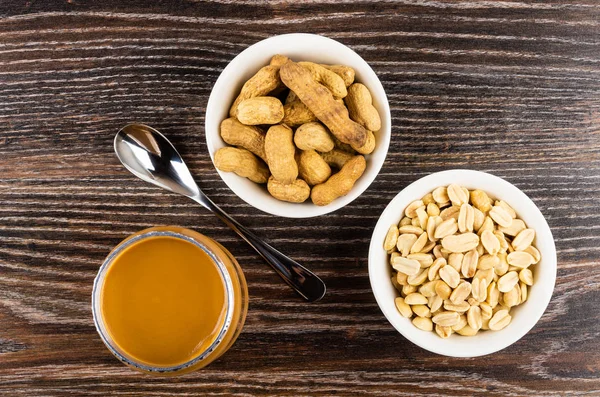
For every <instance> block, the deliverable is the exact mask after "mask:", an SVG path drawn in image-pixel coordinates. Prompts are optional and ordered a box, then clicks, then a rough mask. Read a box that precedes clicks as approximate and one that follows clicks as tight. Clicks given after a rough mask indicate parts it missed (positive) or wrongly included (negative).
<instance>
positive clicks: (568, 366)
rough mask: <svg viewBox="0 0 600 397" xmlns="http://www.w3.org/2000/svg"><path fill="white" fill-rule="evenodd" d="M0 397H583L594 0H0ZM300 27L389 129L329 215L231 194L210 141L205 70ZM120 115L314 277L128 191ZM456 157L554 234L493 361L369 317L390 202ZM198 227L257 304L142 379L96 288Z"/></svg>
mask: <svg viewBox="0 0 600 397" xmlns="http://www.w3.org/2000/svg"><path fill="white" fill-rule="evenodd" d="M0 15H2V19H0V54H1V56H0V102H1V103H2V104H1V106H0V395H3V396H59V395H87V396H94V395H98V396H106V395H136V396H163V395H164V396H184V395H186V396H187V395H202V396H229V395H233V396H250V395H259V394H265V395H289V396H303V395H314V396H323V395H334V394H335V395H344V396H359V395H373V396H434V395H469V396H471V395H481V396H483V395H485V396H506V395H509V396H523V395H532V396H565V395H600V380H599V379H598V376H599V374H600V349H599V348H600V342H599V337H600V308H599V306H600V261H599V259H598V254H599V253H600V248H599V247H600V237H599V231H600V228H599V226H598V225H599V223H600V222H599V221H600V215H599V208H600V194H599V193H600V184H599V183H600V113H599V111H600V3H598V2H597V1H595V0H576V1H574V2H572V1H548V2H540V1H532V2H529V1H502V2H493V1H464V2H449V1H443V0H437V1H433V0H432V1H400V2H366V1H363V2H356V3H355V2H350V1H344V2H342V1H340V2H337V1H323V2H318V1H317V2H314V3H303V2H301V1H290V2H288V1H270V2H260V3H255V2H253V1H245V2H239V3H235V2H230V1H215V2H202V1H175V0H165V1H154V2H152V1H145V0H136V1H122V0H119V1H116V0H108V1H103V2H95V1H90V2H86V1H81V0H69V1H50V0H47V1H41V0H37V1H35V0H30V1H22V0H1V1H0ZM290 32H312V33H319V34H324V35H327V36H329V37H331V38H334V39H336V40H339V41H341V42H342V43H344V44H346V45H348V46H350V47H351V48H352V49H354V50H355V51H357V52H358V53H359V54H360V55H361V56H362V57H364V59H365V60H366V61H367V62H369V63H370V64H371V65H372V67H373V68H374V70H375V71H376V73H377V74H378V76H379V77H380V79H381V81H382V83H383V85H384V87H385V89H386V91H387V93H388V96H389V101H390V106H391V110H392V118H393V121H392V122H393V136H392V142H391V147H390V151H389V154H388V157H387V161H386V163H385V165H384V167H383V169H382V170H381V173H380V175H379V176H378V178H377V179H376V180H375V182H374V183H373V184H372V185H371V187H370V188H369V189H368V190H367V191H366V192H365V193H364V194H363V195H362V196H361V197H360V198H358V199H357V200H356V201H354V202H353V203H352V204H350V205H348V206H347V207H345V208H343V209H341V210H339V211H337V212H335V213H333V214H330V215H327V216H323V217H319V218H315V219H306V220H293V219H284V218H278V217H274V216H270V215H267V214H264V213H262V212H259V211H258V210H256V209H254V208H251V207H249V206H248V205H246V204H245V203H244V202H242V200H240V199H239V198H238V197H236V196H234V195H233V194H232V192H231V191H230V190H229V189H228V188H227V187H226V185H225V184H224V183H223V182H222V181H221V180H220V178H219V177H218V175H217V174H216V172H215V170H214V168H213V165H212V162H211V160H210V157H209V155H208V153H207V150H206V145H205V141H204V135H203V134H204V111H205V107H206V102H207V99H208V96H209V93H210V90H211V87H212V86H213V84H214V82H215V81H216V79H217V77H218V75H219V73H220V72H221V70H222V69H223V68H224V67H225V66H226V65H227V63H228V62H229V61H230V60H231V59H232V58H233V57H234V56H235V55H236V54H238V53H239V52H240V51H242V50H243V49H244V48H246V47H247V46H249V45H251V44H253V43H255V42H257V41H259V40H261V39H263V38H266V37H269V36H272V35H275V34H281V33H290ZM131 120H138V121H143V122H146V123H148V124H150V125H153V126H155V127H157V128H158V129H160V130H161V131H163V132H164V133H165V134H166V135H167V136H168V137H169V138H170V139H172V141H173V142H174V143H175V144H176V145H177V147H178V148H180V149H181V152H182V154H183V156H184V157H185V160H186V162H187V164H188V165H189V166H190V168H191V169H192V171H193V173H194V174H195V175H197V176H198V179H199V184H200V186H201V188H202V189H204V190H205V191H206V192H207V194H208V195H209V196H210V197H212V198H213V199H214V200H215V201H216V202H217V203H218V204H219V205H221V206H222V207H223V208H224V209H225V210H226V211H229V212H230V213H231V215H233V216H234V217H235V218H236V219H238V220H240V221H241V222H242V223H244V224H245V225H247V226H249V227H251V228H252V229H254V230H256V231H257V232H258V233H259V234H260V235H262V236H264V237H265V238H267V239H268V240H270V241H271V242H272V243H273V244H274V245H275V246H276V247H278V248H280V249H281V250H282V251H283V252H286V253H287V254H289V255H290V256H292V257H294V258H296V259H297V260H299V261H300V262H302V263H304V264H305V265H307V266H308V267H310V268H311V269H313V270H314V271H315V272H317V273H318V274H320V275H321V276H322V277H323V278H324V279H325V281H326V282H327V284H328V286H329V292H328V294H327V296H326V298H325V299H324V300H323V301H322V302H320V303H317V304H306V303H304V302H302V301H301V300H300V299H299V298H297V297H296V295H294V293H293V292H292V291H291V290H290V289H289V288H288V287H286V286H285V285H284V284H282V283H281V282H280V280H279V278H278V277H277V276H276V275H275V274H274V273H273V272H272V271H271V270H270V269H269V268H268V267H267V266H265V264H264V263H263V262H262V261H261V259H260V258H259V257H258V256H257V255H256V254H255V253H254V252H253V251H252V250H251V249H250V248H249V247H247V246H246V245H245V244H244V243H243V242H242V241H241V240H240V239H239V238H238V237H236V236H235V235H234V233H233V232H231V231H230V230H228V229H227V228H226V227H224V226H223V225H222V224H221V223H220V222H219V221H218V219H216V218H215V217H214V216H212V215H210V214H209V213H208V212H207V211H205V210H203V209H201V208H199V207H197V206H195V205H193V204H192V203H191V202H190V201H188V200H186V199H185V198H183V197H177V196H175V195H172V194H167V193H165V192H163V191H161V190H159V189H157V188H154V187H152V186H150V185H147V184H144V183H143V182H141V181H139V180H137V179H135V178H134V177H133V176H132V175H130V174H129V173H128V172H127V171H125V170H124V169H123V168H122V167H121V165H120V164H119V163H118V161H117V159H116V158H115V156H114V155H113V152H112V139H113V136H114V134H115V133H116V131H117V130H118V129H119V127H121V126H122V125H124V124H125V123H126V122H128V121H131ZM451 168H472V169H477V170H484V171H488V172H491V173H493V174H495V175H498V176H500V177H503V178H505V179H507V180H508V181H510V182H512V183H514V184H515V185H517V186H518V187H520V188H521V189H522V190H523V191H525V192H526V193H527V194H528V195H529V196H530V197H531V198H532V199H533V201H534V202H535V203H536V204H537V205H538V206H539V207H540V209H541V210H542V212H543V213H544V214H545V216H546V217H547V220H548V222H549V224H550V226H551V228H552V232H553V234H554V237H555V240H556V246H557V250H558V262H559V267H558V278H557V285H556V289H555V292H554V296H553V299H552V301H551V303H550V306H549V307H548V310H547V311H546V313H545V315H544V316H543V318H542V319H541V321H540V322H539V323H538V324H537V326H536V327H535V328H534V329H533V330H532V331H531V332H530V333H529V334H527V335H526V336H525V337H524V338H523V339H521V340H520V341H519V342H517V343H515V344H514V345H513V346H511V347H509V348H507V349H505V350H503V351H502V352H499V353H496V354H493V355H491V356H488V357H483V358H474V359H452V358H446V357H442V356H437V355H435V354H432V353H429V352H427V351H424V350H422V349H420V348H418V347H416V346H414V345H413V344H411V343H410V342H408V341H407V340H405V339H404V338H403V337H402V336H400V335H399V334H398V333H397V332H396V331H395V330H394V329H393V328H392V327H391V325H390V324H389V323H388V322H387V321H386V319H385V318H384V316H383V314H382V313H381V312H380V310H379V308H378V307H377V304H376V303H375V299H374V297H373V295H372V293H371V290H370V286H369V281H368V277H367V249H368V244H369V239H370V236H371V232H372V229H373V227H374V225H375V223H376V221H377V219H378V216H379V214H380V213H381V211H382V210H383V208H384V207H385V205H386V204H387V203H388V202H389V200H390V199H391V198H392V197H393V196H394V195H395V194H396V193H397V192H399V191H400V190H401V189H402V188H404V187H405V186H406V185H407V184H409V183H410V182H412V181H414V180H416V179H418V178H420V177H422V176H424V175H426V174H428V173H431V172H434V171H439V170H445V169H451ZM161 224H175V225H181V226H185V227H189V228H192V229H195V230H198V231H200V232H202V233H206V234H207V235H209V236H212V237H213V238H215V239H217V240H218V241H220V242H221V243H223V244H224V245H225V246H226V247H227V248H229V250H231V252H233V253H234V254H235V255H236V256H237V257H238V259H239V260H240V262H241V263H242V266H243V268H244V271H245V273H246V277H247V279H248V284H249V291H250V311H249V315H248V320H247V323H246V327H245V328H244V331H243V333H242V334H241V336H240V338H239V340H238V341H237V343H236V344H235V346H234V347H233V348H232V349H231V350H230V351H229V352H228V353H227V354H226V355H225V356H223V357H222V358H220V359H219V360H218V361H217V362H215V363H213V364H212V365H210V366H209V367H208V368H206V369H204V370H201V371H198V372H195V373H193V374H189V375H186V376H183V377H178V378H166V379H165V378H155V377H149V376H145V375H142V374H139V373H137V372H134V371H132V370H130V369H128V368H126V367H125V366H123V365H122V364H120V363H119V362H118V361H117V360H116V359H115V358H114V357H113V356H112V355H111V354H110V353H109V351H108V350H107V349H106V348H105V347H104V345H103V344H102V342H101V341H100V338H99V337H98V335H97V334H96V331H95V329H94V326H93V323H92V317H91V309H90V292H91V289H92V280H93V278H94V276H95V274H96V272H97V270H98V267H99V265H100V264H101V262H102V260H103V259H104V257H105V256H106V254H107V253H108V252H109V251H110V249H111V248H112V247H113V246H114V245H115V244H117V243H118V242H119V241H121V240H122V239H123V238H124V237H126V236H127V235H128V234H130V233H133V232H135V231H138V230H141V229H143V228H146V227H150V226H153V225H161Z"/></svg>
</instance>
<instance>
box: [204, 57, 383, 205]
mask: <svg viewBox="0 0 600 397" xmlns="http://www.w3.org/2000/svg"><path fill="white" fill-rule="evenodd" d="M354 77H355V72H354V70H353V69H352V68H351V67H349V66H344V65H322V64H317V63H313V62H293V61H292V60H290V59H289V58H287V57H285V56H283V55H275V56H274V57H273V58H272V59H271V61H270V63H269V65H267V66H264V67H263V68H261V69H260V70H259V71H258V72H257V73H256V74H255V75H254V76H252V77H251V78H250V79H249V80H248V81H247V82H246V83H245V84H244V85H243V87H242V89H241V91H240V93H239V95H238V97H237V98H236V99H235V101H234V102H233V105H232V106H231V108H230V110H229V116H230V117H229V118H227V119H225V120H223V122H222V123H221V127H220V129H221V131H220V133H221V137H222V138H223V141H225V143H227V144H228V145H231V146H233V147H224V148H221V149H219V150H218V151H217V153H216V154H215V165H216V167H217V168H218V169H219V170H221V171H226V172H234V173H236V174H237V175H239V176H241V177H245V178H248V179H250V180H252V181H253V182H256V183H261V184H262V183H267V191H268V192H269V193H270V194H271V196H273V197H275V198H276V199H278V200H282V201H288V202H293V203H301V202H304V201H306V200H307V199H308V197H311V199H312V202H313V203H314V204H315V205H320V206H322V205H327V204H329V203H331V202H332V201H333V200H335V199H337V198H339V197H341V196H344V195H346V194H348V193H349V192H350V191H351V190H352V188H353V186H354V184H355V183H356V181H357V180H358V179H359V178H360V177H361V176H362V174H363V173H364V171H365V168H366V159H365V156H366V155H369V154H370V153H372V152H373V150H375V147H376V144H377V142H376V140H377V138H376V134H377V131H378V130H379V129H380V128H381V119H380V116H379V113H378V112H377V109H376V108H375V107H374V106H373V100H372V97H371V93H370V92H369V90H368V88H367V87H366V86H364V85H363V84H360V83H355V82H354Z"/></svg>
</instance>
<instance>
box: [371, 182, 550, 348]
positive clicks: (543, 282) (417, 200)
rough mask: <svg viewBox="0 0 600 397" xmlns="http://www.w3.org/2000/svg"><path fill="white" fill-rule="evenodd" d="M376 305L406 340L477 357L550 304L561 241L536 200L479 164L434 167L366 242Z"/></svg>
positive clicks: (518, 332) (503, 343)
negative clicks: (555, 237)
mask: <svg viewBox="0 0 600 397" xmlns="http://www.w3.org/2000/svg"><path fill="white" fill-rule="evenodd" d="M369 277H370V281H371V287H372V289H373V293H374V295H375V298H376V300H377V303H378V305H379V307H380V308H381V310H382V311H383V313H384V315H385V316H386V318H387V319H388V320H389V322H390V323H391V324H392V325H393V326H394V327H395V328H396V329H397V330H398V331H399V332H400V333H401V334H402V335H403V336H404V337H406V338H407V339H408V340H410V341H411V342H413V343H415V344H416V345H418V346H420V347H422V348H424V349H426V350H429V351H431V352H434V353H438V354H442V355H446V356H452V357H475V356H481V355H485V354H490V353H494V352H496V351H499V350H501V349H504V348H505V347H507V346H510V345H511V344H513V343H515V342H516V341H518V340H519V339H520V338H521V337H523V336H524V335H525V334H526V333H527V332H529V330H531V329H532V328H533V327H534V326H535V324H536V323H537V321H538V320H539V319H540V318H541V317H542V314H543V313H544V311H545V310H546V307H547V306H548V303H549V302H550V298H551V296H552V291H553V289H554V283H555V280H556V249H555V246H554V240H553V237H552V233H551V231H550V227H549V226H548V223H547V222H546V220H545V219H544V216H543V215H542V213H541V212H540V210H539V209H538V208H537V206H536V205H535V204H534V203H533V201H531V199H529V198H528V197H527V196H526V195H525V193H523V192H522V191H521V190H519V189H518V188H517V187H515V186H514V185H512V184H510V183H509V182H507V181H505V180H504V179H501V178H499V177H496V176H494V175H491V174H487V173H484V172H479V171H471V170H450V171H442V172H438V173H435V174H431V175H428V176H426V177H424V178H421V179H419V180H418V181H416V182H414V183H412V184H410V185H409V186H407V187H406V188H405V189H404V190H402V191H401V192H400V193H399V194H398V195H397V196H396V197H395V198H394V199H393V200H392V201H391V202H390V203H389V205H388V206H387V208H386V209H385V210H384V211H383V213H382V215H381V217H380V218H379V221H378V223H377V225H376V227H375V230H374V232H373V237H372V239H371V245H370V248H369Z"/></svg>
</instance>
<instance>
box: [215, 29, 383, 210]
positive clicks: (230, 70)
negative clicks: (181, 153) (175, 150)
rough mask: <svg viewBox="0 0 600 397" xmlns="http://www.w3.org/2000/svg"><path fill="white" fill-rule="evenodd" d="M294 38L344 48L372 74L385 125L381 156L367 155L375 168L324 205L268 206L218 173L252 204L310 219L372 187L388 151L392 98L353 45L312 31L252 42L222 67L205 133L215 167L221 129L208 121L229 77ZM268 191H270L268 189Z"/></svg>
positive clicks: (228, 185)
mask: <svg viewBox="0 0 600 397" xmlns="http://www.w3.org/2000/svg"><path fill="white" fill-rule="evenodd" d="M295 40H312V41H313V42H319V43H321V44H323V45H329V46H332V45H333V46H336V47H338V48H339V49H340V51H344V52H345V53H346V54H347V55H348V56H349V57H350V58H353V59H352V62H347V63H348V64H350V66H352V67H353V68H355V69H357V68H358V67H359V66H360V68H361V69H364V71H363V73H362V76H363V77H366V75H370V76H369V77H368V78H369V79H372V84H371V85H370V86H369V90H370V91H371V92H372V93H373V97H374V101H376V102H377V105H378V109H379V110H380V113H382V114H381V118H382V127H381V129H380V130H379V132H378V134H379V140H378V147H377V149H376V150H377V153H378V154H380V155H378V159H377V161H375V158H373V156H372V155H367V156H366V158H367V161H368V162H374V163H372V165H373V168H372V170H370V171H369V170H368V169H367V171H369V172H367V171H365V173H364V174H363V175H362V176H361V178H360V179H359V181H360V180H361V179H362V180H363V181H362V182H361V183H360V184H359V183H357V184H355V186H354V187H353V188H352V190H351V191H350V193H348V194H347V195H345V196H343V197H339V198H338V199H336V200H334V201H333V202H332V203H330V204H328V205H326V206H322V207H319V206H316V205H314V204H313V203H312V202H310V200H307V201H306V202H305V203H300V204H296V203H287V202H283V201H282V202H280V203H282V205H280V206H269V201H270V200H269V201H267V200H264V199H263V196H262V195H259V196H257V197H253V196H252V197H251V195H248V194H244V193H245V188H244V187H243V186H241V185H240V184H238V183H236V182H235V180H236V179H235V178H233V179H232V178H229V177H227V176H226V174H230V173H224V172H222V171H221V170H219V169H217V168H216V167H215V170H216V171H217V173H218V174H219V177H220V178H221V180H222V181H223V182H225V184H226V185H227V187H228V188H229V189H230V190H231V191H232V192H233V193H234V194H235V195H236V196H238V197H239V198H240V199H242V200H243V201H244V202H246V203H247V204H249V205H251V206H252V207H254V208H256V209H258V210H260V211H262V212H265V213H267V214H271V215H277V216H282V217H286V218H311V217H316V216H320V215H325V214H328V213H330V212H333V211H336V210H338V209H340V208H342V207H344V206H346V205H347V204H349V203H351V202H352V201H354V200H355V199H357V198H358V197H359V196H360V195H361V194H362V193H364V192H365V191H366V190H367V189H368V188H369V186H371V184H372V183H373V181H374V180H375V179H376V178H377V176H378V175H379V172H380V171H381V168H382V167H383V164H384V162H385V159H386V157H387V154H388V150H389V145H390V140H391V135H392V121H391V112H390V107H389V101H388V98H387V95H386V93H385V89H384V88H383V85H382V84H381V80H379V77H378V76H377V74H376V73H375V71H374V70H373V68H371V66H370V65H369V64H368V63H367V62H366V61H365V60H364V59H363V58H362V57H361V56H360V55H359V54H358V53H356V52H355V51H354V50H352V49H351V48H350V47H348V46H346V45H344V44H342V43H340V42H339V41H337V40H334V39H331V38H329V37H326V36H322V35H318V34H312V33H289V34H282V35H276V36H271V37H269V38H266V39H264V40H261V41H258V42H256V43H254V44H252V45H251V46H249V47H248V48H246V49H244V50H243V51H242V52H240V53H239V54H238V55H237V56H236V57H235V58H233V59H232V60H231V61H230V62H229V63H228V64H227V66H226V67H225V68H224V69H223V71H222V72H221V74H220V75H219V77H218V79H217V81H216V82H215V84H214V86H213V88H212V90H211V93H210V96H209V98H208V102H207V106H206V112H205V120H204V136H205V139H206V146H207V150H208V153H209V155H210V158H211V160H212V163H213V167H214V153H215V151H216V149H217V148H218V143H217V142H218V141H219V140H220V134H219V133H218V131H217V134H213V133H209V132H208V131H209V130H210V127H209V124H212V123H213V122H214V118H215V117H217V116H216V115H217V114H219V109H217V106H218V102H219V99H218V98H217V97H218V96H219V95H220V94H219V92H220V91H222V90H225V89H226V88H227V86H228V84H229V82H228V78H229V77H230V76H234V75H239V73H243V71H244V70H243V69H241V70H242V72H238V70H240V69H238V64H240V63H243V62H244V61H245V60H246V59H254V58H256V56H257V55H256V53H257V52H258V51H263V49H264V50H265V51H269V57H270V56H273V55H275V54H277V53H284V55H285V51H280V50H279V48H281V46H283V44H284V43H287V42H289V41H295ZM275 45H277V46H278V47H276V46H275ZM272 46H273V47H275V48H276V49H275V50H269V47H272ZM307 58H308V59H311V55H310V54H308V55H307ZM312 58H316V56H312ZM357 65H359V66H357ZM357 74H358V73H357ZM359 80H364V79H359ZM213 115H215V116H213ZM221 121H222V120H219V121H218V122H219V124H220V122H221ZM382 138H383V139H382ZM235 177H236V178H241V177H238V176H237V175H235ZM265 194H268V193H267V192H266V189H265Z"/></svg>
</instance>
